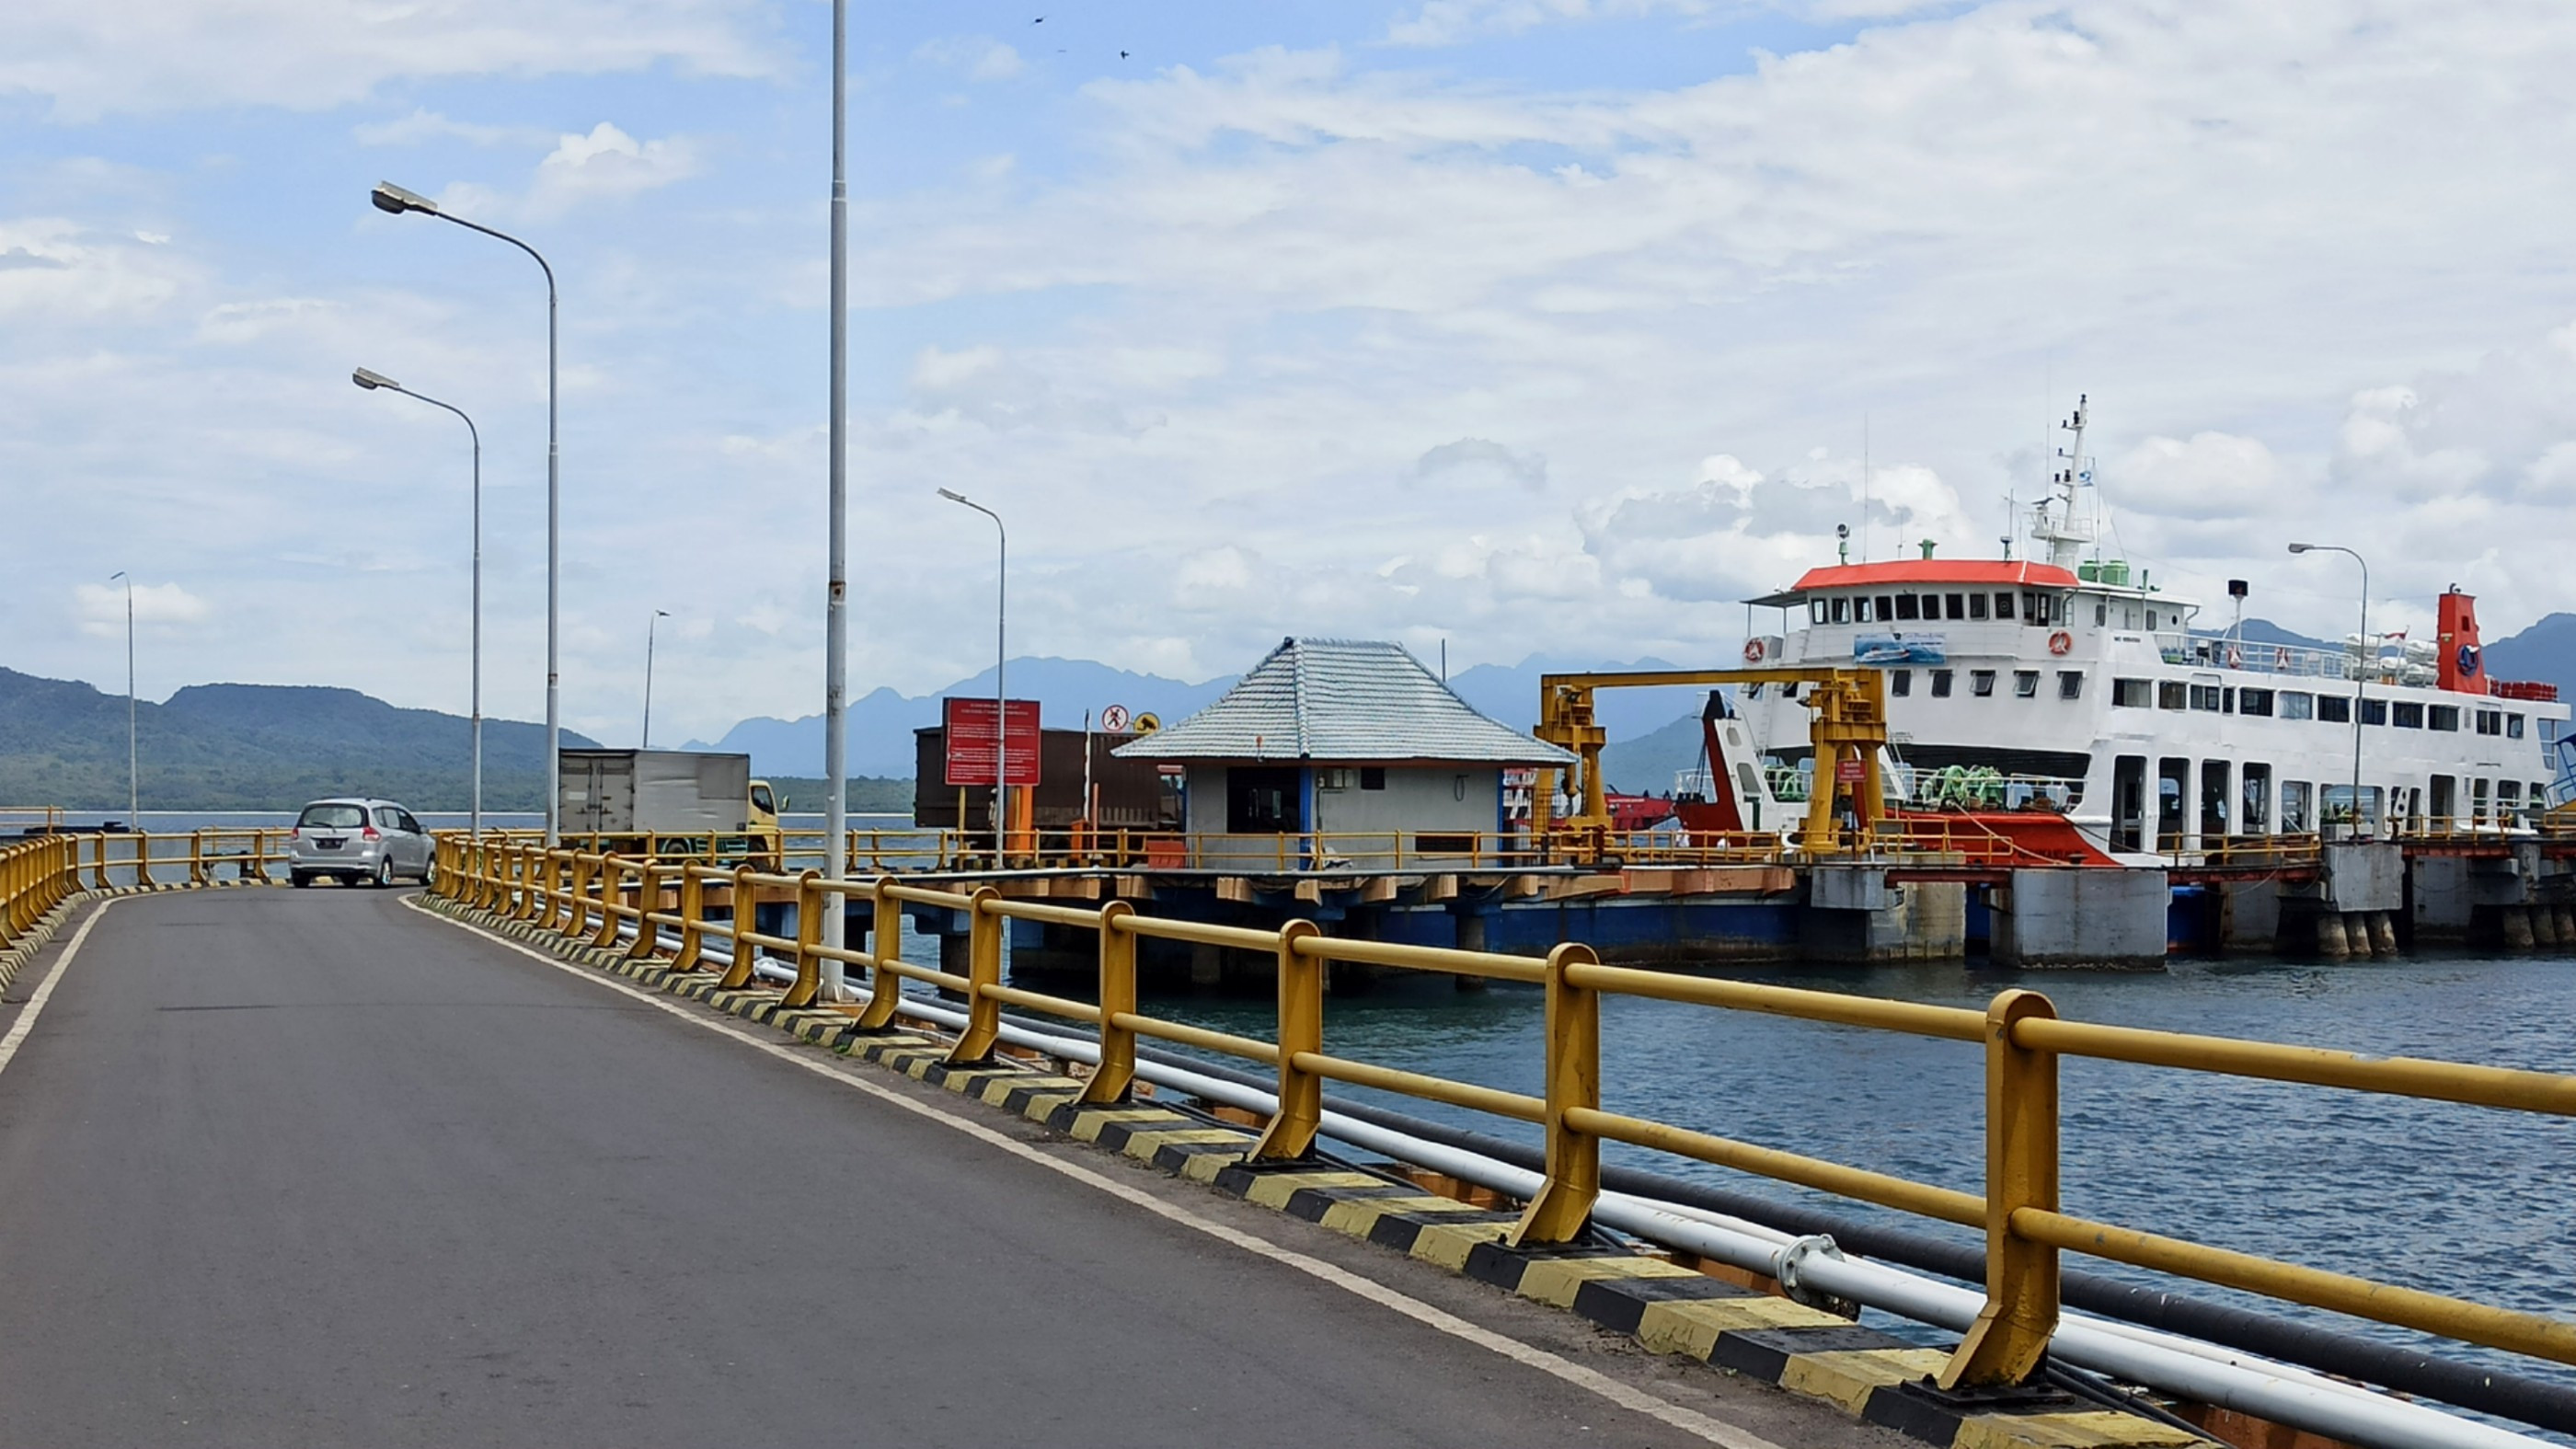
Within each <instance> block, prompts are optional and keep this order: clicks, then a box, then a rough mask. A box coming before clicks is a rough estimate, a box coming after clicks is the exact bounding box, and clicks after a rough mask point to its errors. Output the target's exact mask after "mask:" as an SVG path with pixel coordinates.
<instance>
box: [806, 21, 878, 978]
mask: <svg viewBox="0 0 2576 1449" xmlns="http://www.w3.org/2000/svg"><path fill="white" fill-rule="evenodd" d="M848 31H849V6H848V3H847V0H832V264H831V274H832V276H831V307H832V344H831V354H832V356H831V390H832V396H831V399H830V415H831V421H830V426H829V428H828V430H827V431H828V433H829V435H830V442H829V446H830V448H831V453H832V456H831V460H830V462H829V464H828V465H827V467H826V473H827V476H828V478H829V480H830V481H829V491H830V507H829V510H828V511H829V513H830V537H829V539H828V540H827V542H826V544H825V550H826V553H827V554H828V555H829V557H828V560H827V562H828V569H827V577H826V579H825V582H824V588H823V839H824V842H825V845H824V850H823V878H824V879H826V880H835V881H837V880H840V879H842V878H843V876H844V875H845V874H846V873H847V872H848V869H849V850H850V834H849V832H850V768H849V767H850V755H849V694H850V680H849V669H850V623H849V615H848V608H849V593H850V587H849V582H850V570H849V371H850V247H849V240H850V188H849V177H848V174H847V170H846V168H845V166H844V165H843V149H844V145H843V143H844V141H845V140H846V138H847V131H848V123H847V116H848V106H847V104H846V101H847V96H846V93H845V78H846V74H847V69H848V68H847V66H846V65H845V64H844V63H843V52H844V50H845V48H846V42H847V36H848ZM848 911H849V901H848V899H847V898H846V897H842V896H837V895H836V896H834V897H833V900H832V908H831V909H830V910H828V911H826V912H824V914H823V921H822V935H821V939H822V942H823V944H824V945H825V946H827V947H833V948H838V947H840V946H841V945H842V944H843V927H844V925H845V924H846V921H847V918H848ZM878 945H879V946H880V947H881V948H885V949H888V950H891V949H892V948H891V946H890V945H889V944H888V943H885V942H879V943H878ZM841 985H842V980H841V963H840V961H839V960H838V959H836V958H833V957H830V956H826V957H825V958H824V959H823V980H822V987H823V996H824V999H825V1000H828V1001H838V1000H840V999H841V997H842V990H841Z"/></svg>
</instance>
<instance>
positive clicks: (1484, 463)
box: [1406, 438, 1547, 491]
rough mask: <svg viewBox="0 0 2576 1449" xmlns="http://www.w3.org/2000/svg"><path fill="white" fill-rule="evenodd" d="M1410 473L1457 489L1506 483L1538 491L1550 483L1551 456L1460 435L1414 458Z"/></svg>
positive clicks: (1415, 476) (1420, 478) (1421, 479)
mask: <svg viewBox="0 0 2576 1449" xmlns="http://www.w3.org/2000/svg"><path fill="white" fill-rule="evenodd" d="M1406 476H1407V477H1410V478H1412V479H1413V480H1414V481H1416V482H1430V483H1438V484H1442V485H1444V486H1448V487H1453V488H1455V487H1466V488H1474V487H1479V486H1486V485H1491V484H1494V483H1503V484H1507V485H1509V486H1512V487H1516V488H1527V489H1530V490H1532V491H1536V490H1539V489H1543V488H1545V487H1546V486H1547V458H1546V457H1545V455H1543V454H1539V453H1529V452H1523V451H1521V450H1519V449H1515V448H1510V447H1506V446H1504V445H1503V444H1501V443H1497V442H1495V441H1493V440H1492V439H1490V438H1460V439H1458V440H1457V441H1456V442H1454V443H1442V444H1441V445H1440V446H1439V447H1436V448H1433V449H1432V450H1431V451H1429V452H1427V453H1424V454H1423V455H1422V456H1421V457H1419V458H1416V459H1414V460H1413V467H1412V469H1411V470H1410V471H1409V472H1408V473H1407V474H1406Z"/></svg>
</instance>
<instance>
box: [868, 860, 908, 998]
mask: <svg viewBox="0 0 2576 1449" xmlns="http://www.w3.org/2000/svg"><path fill="white" fill-rule="evenodd" d="M893 887H894V877H893V876H890V875H880V876H878V877H877V878H876V879H875V880H873V881H870V882H869V883H868V901H869V903H870V904H871V905H872V906H873V907H874V910H873V911H872V912H871V913H870V920H869V925H868V963H869V965H868V1009H867V1010H865V1011H862V1012H860V1013H859V1030H861V1031H883V1030H885V1029H886V1028H887V1027H889V1026H892V1025H893V1024H894V1009H895V1008H896V1007H898V1006H900V1005H902V1004H903V978H902V977H900V976H898V975H896V974H895V973H894V972H893V971H892V970H891V969H889V968H888V966H887V964H886V963H888V962H899V961H901V960H903V902H901V901H898V900H896V899H895V898H894V889H893Z"/></svg>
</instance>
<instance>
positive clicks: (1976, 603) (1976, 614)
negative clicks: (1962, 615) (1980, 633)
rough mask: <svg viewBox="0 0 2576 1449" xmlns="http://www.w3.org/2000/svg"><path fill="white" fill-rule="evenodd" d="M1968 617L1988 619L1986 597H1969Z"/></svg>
mask: <svg viewBox="0 0 2576 1449" xmlns="http://www.w3.org/2000/svg"><path fill="white" fill-rule="evenodd" d="M1968 617H1969V618H1971V619H1982V618H1984V617H1986V596H1985V595H1983V594H1970V595H1969V596H1968Z"/></svg>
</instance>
